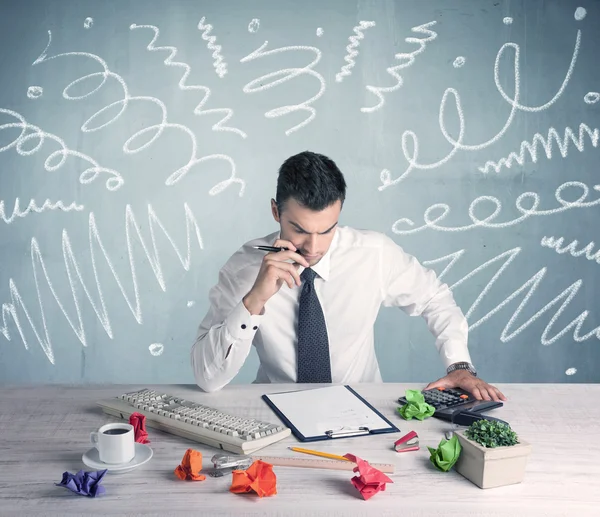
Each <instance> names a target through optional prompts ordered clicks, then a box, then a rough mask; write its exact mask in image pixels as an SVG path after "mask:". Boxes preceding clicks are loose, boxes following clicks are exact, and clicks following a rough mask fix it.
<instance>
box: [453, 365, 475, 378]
mask: <svg viewBox="0 0 600 517" xmlns="http://www.w3.org/2000/svg"><path fill="white" fill-rule="evenodd" d="M454 370H467V371H468V372H469V373H470V374H471V375H474V376H475V377H477V370H475V367H474V366H473V365H472V364H471V363H467V362H464V361H463V362H459V363H453V364H451V365H450V366H448V368H447V369H446V373H450V372H453V371H454Z"/></svg>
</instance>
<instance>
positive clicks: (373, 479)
mask: <svg viewBox="0 0 600 517" xmlns="http://www.w3.org/2000/svg"><path fill="white" fill-rule="evenodd" d="M344 457H345V458H348V459H349V460H350V461H352V462H353V463H356V467H354V469H353V470H354V472H358V473H359V475H358V476H354V477H353V478H352V479H351V480H350V481H352V484H353V485H354V486H355V488H356V489H357V490H358V491H359V492H360V495H362V496H363V499H364V500H365V501H366V500H367V499H369V498H371V497H373V496H374V495H375V494H376V493H377V492H379V491H380V490H385V484H386V483H393V481H392V480H391V479H390V478H389V477H387V476H386V475H385V474H384V473H383V472H381V471H380V470H377V469H376V468H375V467H372V466H371V465H369V463H368V462H366V461H365V460H363V459H361V458H359V457H358V456H355V455H354V454H344Z"/></svg>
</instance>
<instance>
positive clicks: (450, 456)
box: [427, 435, 462, 472]
mask: <svg viewBox="0 0 600 517" xmlns="http://www.w3.org/2000/svg"><path fill="white" fill-rule="evenodd" d="M427 448H428V449H429V453H430V456H429V461H431V463H433V465H434V466H435V468H436V469H438V470H441V471H442V472H448V471H449V470H450V469H451V468H452V467H453V466H454V464H455V463H456V460H458V457H459V456H460V452H461V451H462V447H461V445H460V442H459V441H458V438H457V437H456V435H453V436H452V438H450V440H446V439H442V441H441V442H440V443H439V445H438V448H437V449H433V448H432V447H429V446H428V447H427Z"/></svg>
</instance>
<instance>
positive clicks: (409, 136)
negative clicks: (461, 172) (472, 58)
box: [378, 30, 581, 191]
mask: <svg viewBox="0 0 600 517" xmlns="http://www.w3.org/2000/svg"><path fill="white" fill-rule="evenodd" d="M580 45H581V31H580V30H578V31H577V37H576V41H575V48H574V50H573V55H572V57H571V63H570V65H569V68H568V70H567V73H566V74H565V78H564V80H563V82H562V84H561V86H560V88H559V89H558V91H557V92H556V94H555V95H554V96H553V97H552V98H551V99H550V100H549V101H548V102H546V103H544V104H542V105H540V106H525V105H523V104H521V103H520V102H519V99H520V95H521V93H520V92H521V77H520V55H521V49H520V47H519V45H517V44H516V43H510V42H509V43H505V44H504V45H502V47H500V50H498V53H497V55H496V60H495V63H494V83H495V85H496V89H497V90H498V92H499V93H500V95H501V96H502V98H503V99H504V100H505V101H506V102H507V103H508V104H510V106H511V110H510V113H509V115H508V118H507V119H506V122H505V123H504V127H502V129H501V130H500V131H499V132H498V133H496V135H495V136H493V137H492V138H490V139H488V140H487V141H485V142H482V143H479V144H464V143H463V139H464V133H465V117H464V113H463V109H462V102H461V99H460V95H459V93H458V91H457V90H456V89H454V88H446V90H445V91H444V94H443V95H442V100H441V102H440V109H439V117H438V125H439V128H440V131H441V132H442V135H443V136H444V139H445V140H446V141H447V142H448V143H450V144H451V145H452V150H451V151H450V152H449V153H448V154H447V155H446V156H444V157H443V158H441V159H440V160H438V161H436V162H433V163H428V164H424V163H419V162H418V156H419V138H418V137H417V135H416V133H415V132H414V131H412V130H406V131H404V132H403V133H402V137H401V146H402V154H403V155H404V158H405V159H406V161H407V162H408V164H409V165H408V167H407V168H406V170H405V171H404V172H403V173H402V174H401V175H400V176H398V177H397V178H396V179H392V176H391V172H390V170H389V169H383V170H382V171H381V173H380V175H379V179H380V180H381V183H382V184H381V185H380V186H379V187H378V189H379V190H380V191H381V190H384V189H386V188H389V187H391V186H392V185H396V184H398V183H400V182H401V181H403V180H404V179H405V178H406V177H407V176H408V175H409V174H410V173H411V172H412V171H413V170H414V169H418V170H431V169H435V168H437V167H440V166H441V165H444V164H445V163H447V162H448V161H449V160H450V159H451V158H452V157H453V156H454V155H455V154H456V153H457V152H458V151H459V150H462V151H479V150H481V149H485V148H487V147H489V146H490V145H492V144H494V143H496V142H497V141H499V140H500V139H501V138H502V137H503V136H504V135H505V134H506V132H507V131H508V129H509V128H510V126H511V124H512V122H513V120H514V117H515V115H516V112H517V111H523V112H529V113H534V112H540V111H543V110H546V109H548V108H549V107H550V106H552V105H553V104H554V103H555V102H556V101H557V100H558V99H559V98H560V97H561V96H562V94H563V92H564V91H565V89H566V87H567V85H568V83H569V81H570V79H571V76H572V74H573V70H574V69H575V63H576V62H577V56H578V55H579V48H580ZM508 48H512V49H513V50H514V59H513V66H514V68H513V70H514V72H513V75H514V90H513V91H514V94H513V97H512V98H511V97H509V96H508V95H507V94H506V92H505V91H504V88H503V86H502V84H501V82H500V62H501V59H502V57H503V55H504V53H505V52H506V49H508ZM450 96H452V98H453V100H454V102H453V103H451V105H452V104H454V108H455V110H456V115H457V118H458V125H459V128H458V138H457V139H456V140H455V139H454V138H452V136H450V133H449V132H448V130H447V128H446V122H445V120H446V104H447V102H448V97H450Z"/></svg>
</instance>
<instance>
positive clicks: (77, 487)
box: [54, 469, 107, 497]
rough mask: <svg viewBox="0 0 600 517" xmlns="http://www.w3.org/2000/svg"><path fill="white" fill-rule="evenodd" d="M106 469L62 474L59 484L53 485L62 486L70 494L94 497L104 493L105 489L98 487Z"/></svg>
mask: <svg viewBox="0 0 600 517" xmlns="http://www.w3.org/2000/svg"><path fill="white" fill-rule="evenodd" d="M106 471H107V469H104V470H97V471H91V472H84V471H83V470H80V471H79V472H77V474H71V473H70V472H66V471H65V472H63V477H62V480H61V482H60V483H54V484H55V485H56V486H62V487H64V488H66V489H68V490H70V491H71V492H74V493H76V494H79V495H86V496H88V497H96V496H98V495H102V494H104V493H106V488H104V487H103V486H101V485H100V482H101V481H102V478H103V477H104V474H106Z"/></svg>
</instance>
